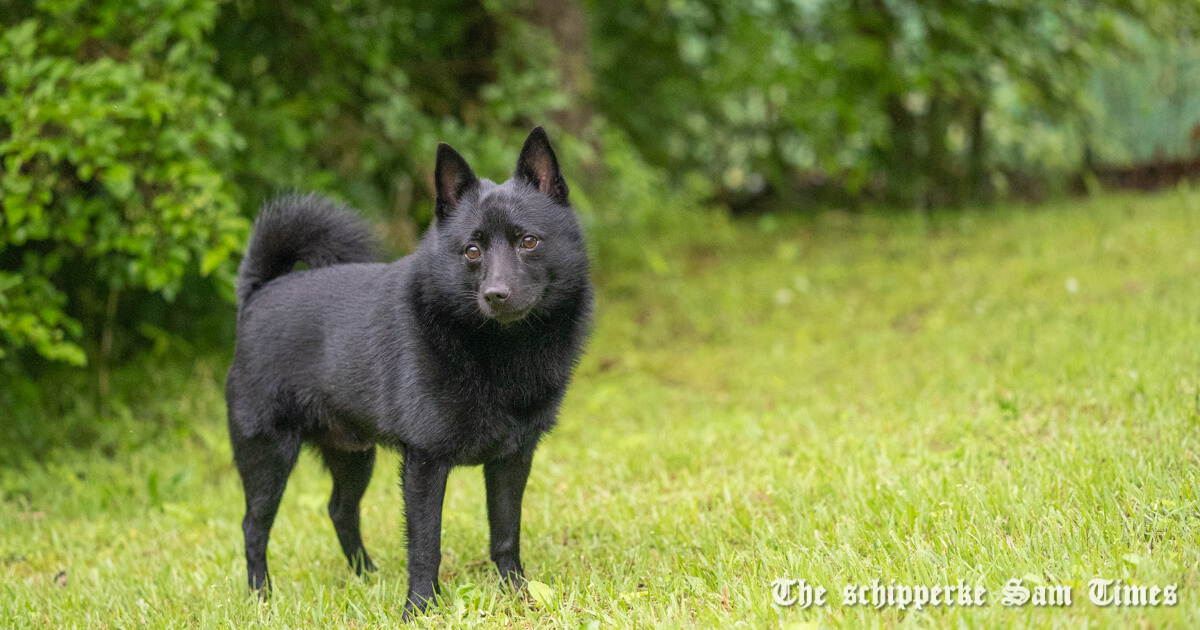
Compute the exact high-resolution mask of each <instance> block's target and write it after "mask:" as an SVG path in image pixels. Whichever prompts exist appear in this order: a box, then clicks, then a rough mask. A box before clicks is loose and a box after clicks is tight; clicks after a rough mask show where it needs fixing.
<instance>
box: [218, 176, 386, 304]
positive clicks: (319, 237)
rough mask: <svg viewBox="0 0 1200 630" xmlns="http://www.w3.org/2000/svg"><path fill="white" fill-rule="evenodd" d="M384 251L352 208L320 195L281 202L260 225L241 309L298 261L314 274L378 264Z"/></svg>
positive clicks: (243, 274) (247, 260) (246, 265)
mask: <svg viewBox="0 0 1200 630" xmlns="http://www.w3.org/2000/svg"><path fill="white" fill-rule="evenodd" d="M378 251H379V248H378V246H377V245H376V243H375V239H374V238H373V237H372V236H371V229H370V227H369V226H368V225H367V223H366V221H363V219H362V218H361V217H359V216H358V215H357V214H355V213H354V212H353V211H352V210H350V209H349V208H346V207H345V206H342V205H341V204H339V203H337V202H335V201H333V200H331V199H327V198H325V197H321V196H319V195H311V194H310V195H285V196H282V197H277V198H275V199H273V200H271V201H269V202H267V203H266V205H264V206H263V208H262V210H261V211H260V212H259V213H258V218H257V219H255V221H254V228H253V230H252V231H251V233H250V242H249V243H248V244H247V245H246V255H245V256H244V257H243V258H242V264H241V266H240V267H238V278H237V299H238V306H239V307H241V306H242V305H243V304H245V303H246V300H248V299H249V298H250V296H251V295H253V294H254V292H255V291H257V290H258V289H260V288H261V287H262V286H263V285H264V284H266V283H268V282H270V281H271V280H272V279H274V278H278V277H279V276H282V275H284V274H286V273H288V272H290V271H291V270H292V269H293V268H294V267H295V266H296V263H297V262H303V263H304V264H306V265H308V267H309V268H310V269H312V268H316V267H325V266H328V265H338V264H343V263H358V262H375V261H376V260H378Z"/></svg>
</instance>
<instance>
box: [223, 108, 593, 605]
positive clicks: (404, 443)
mask: <svg viewBox="0 0 1200 630" xmlns="http://www.w3.org/2000/svg"><path fill="white" fill-rule="evenodd" d="M434 179H435V180H436V186H437V211H436V215H437V220H436V222H435V225H434V226H433V228H431V229H430V230H429V232H428V234H426V236H425V237H424V238H423V239H422V241H421V244H420V246H419V247H418V248H417V250H416V252H414V253H413V254H412V255H410V256H406V257H404V258H401V259H400V260H397V261H395V262H393V263H389V264H383V263H373V262H371V261H372V260H374V259H375V248H374V246H373V242H372V239H371V237H370V234H369V232H368V229H367V226H366V225H365V224H364V223H363V222H362V221H361V220H360V219H359V218H358V217H356V216H355V215H354V214H353V213H352V212H350V211H348V210H346V209H343V208H341V207H339V206H337V205H335V204H333V203H331V202H330V201H328V200H325V199H322V198H320V197H316V196H291V197H283V198H280V199H277V200H275V201H273V202H271V203H269V204H267V205H266V207H264V208H263V210H262V213H261V214H260V216H259V217H258V220H257V222H256V223H255V226H254V231H253V234H252V236H251V237H250V243H249V246H248V248H247V252H246V257H245V259H244V260H243V261H242V265H241V268H240V269H239V270H238V290H237V294H238V323H237V348H236V351H235V353H234V359H233V365H232V366H231V367H230V369H229V379H228V381H227V384H226V400H227V403H228V406H229V433H230V437H231V439H232V441H233V453H234V457H235V459H236V460H237V466H238V471H239V472H240V473H241V477H242V483H243V486H244V487H245V491H246V518H245V520H244V521H243V523H242V529H243V531H244V532H245V536H246V564H247V571H248V573H249V582H250V587H251V588H252V589H255V590H258V591H260V592H261V593H264V594H265V593H266V591H267V590H269V588H270V580H269V578H268V576H267V557H266V554H267V539H268V537H269V536H270V532H271V524H272V522H273V521H274V520H275V513H276V511H277V510H278V507H279V500H280V498H281V497H282V496H283V490H284V486H285V485H286V484H287V479H288V474H289V473H290V472H291V469H292V466H293V465H294V464H295V462H296V458H297V455H298V453H299V451H300V445H301V444H310V445H312V446H315V447H316V448H317V449H318V450H319V451H320V452H321V455H322V457H323V458H324V460H325V463H326V465H327V466H328V467H329V471H330V473H332V475H333V496H332V497H331V498H330V500H329V516H330V518H331V519H333V526H334V529H335V530H336V531H337V536H338V540H339V541H340V542H341V545H342V550H343V551H344V552H345V553H346V558H347V559H348V560H349V561H350V564H351V566H352V567H353V568H354V569H355V571H356V572H358V573H359V574H361V573H362V572H363V571H372V570H374V568H375V567H374V564H373V563H372V562H371V558H370V556H369V555H368V554H367V551H366V549H365V548H363V543H362V537H361V535H360V532H359V502H360V500H361V499H362V496H363V493H364V492H365V490H366V488H367V483H368V481H369V480H370V477H371V469H372V467H373V465H374V462H375V445H376V444H382V445H385V446H390V447H393V448H396V449H398V450H399V451H400V452H401V454H402V456H403V464H402V466H401V471H400V477H401V483H402V486H403V494H404V504H405V522H406V525H407V528H408V599H407V602H406V603H405V611H406V613H412V612H414V611H420V610H423V609H424V608H425V607H426V606H427V605H428V604H429V602H430V600H431V599H432V598H433V597H434V595H435V594H436V593H437V592H438V590H439V588H438V584H437V577H438V566H439V564H440V563H441V527H442V500H443V497H444V495H445V490H446V477H447V475H448V474H449V472H450V469H451V467H453V466H464V465H466V466H471V465H479V464H483V476H484V482H485V484H486V487H487V510H488V523H489V525H490V529H491V557H492V560H493V561H495V563H496V567H497V568H498V569H499V570H500V574H501V575H502V576H503V577H504V579H506V580H507V581H509V582H510V583H512V584H513V585H514V586H519V583H520V581H521V580H522V579H523V574H522V568H521V559H520V554H519V544H520V526H521V497H522V495H523V494H524V491H525V482H526V479H527V478H528V476H529V468H530V464H531V463H532V461H533V451H534V448H535V447H536V446H537V444H538V440H539V438H540V437H541V436H542V434H543V433H545V432H546V431H548V430H549V429H550V428H551V427H552V426H553V425H554V422H555V417H556V415H557V413H558V407H559V403H560V402H561V401H562V398H563V394H564V392H565V391H566V388H567V383H568V381H569V380H570V377H571V372H572V370H573V368H574V366H575V364H576V363H577V362H578V359H579V356H580V353H581V351H582V346H583V342H584V339H585V337H586V334H587V328H588V323H589V319H590V314H591V305H592V287H591V283H590V281H589V279H588V263H587V254H586V251H585V248H584V242H583V235H582V232H581V230H580V227H579V223H578V221H577V220H576V218H575V214H574V211H573V210H572V209H571V208H570V206H569V205H568V202H567V184H566V182H565V181H563V177H562V174H561V173H560V172H559V168H558V161H557V158H555V156H554V151H553V150H552V149H551V148H550V143H549V140H548V139H547V138H546V133H545V132H544V131H542V128H541V127H538V128H536V129H534V130H533V132H532V133H531V134H529V138H528V139H527V140H526V141H525V146H524V148H523V149H522V150H521V155H520V158H519V159H518V160H517V168H516V172H515V173H514V174H513V177H512V179H510V180H508V181H506V182H504V183H503V184H499V185H497V184H495V183H493V182H491V181H488V180H486V179H484V180H480V179H478V178H476V176H475V174H474V173H473V172H472V171H471V168H470V167H469V166H468V165H467V163H466V161H465V160H463V158H462V156H460V155H459V154H458V153H457V152H455V151H454V149H452V148H450V147H449V146H448V145H446V144H442V145H439V146H438V152H437V166H436V169H435V173H434ZM297 262H303V263H304V264H306V265H308V267H309V269H308V270H302V271H295V272H293V271H292V270H293V268H294V267H295V265H296V263H297Z"/></svg>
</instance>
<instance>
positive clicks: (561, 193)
mask: <svg viewBox="0 0 1200 630" xmlns="http://www.w3.org/2000/svg"><path fill="white" fill-rule="evenodd" d="M513 177H515V178H517V179H519V180H521V181H524V182H526V183H528V184H530V185H532V186H533V187H534V188H537V189H538V190H540V191H542V193H543V194H545V195H547V196H549V197H550V198H551V199H553V200H554V201H555V202H557V203H558V204H560V205H564V206H565V205H567V192H568V189H567V182H566V180H564V179H563V176H562V172H561V171H559V170H558V158H556V157H554V149H551V148H550V139H549V138H547V137H546V130H545V129H542V128H541V127H534V129H533V131H531V132H529V137H528V138H526V139H525V146H524V147H522V148H521V157H519V158H517V170H516V172H514V173H513Z"/></svg>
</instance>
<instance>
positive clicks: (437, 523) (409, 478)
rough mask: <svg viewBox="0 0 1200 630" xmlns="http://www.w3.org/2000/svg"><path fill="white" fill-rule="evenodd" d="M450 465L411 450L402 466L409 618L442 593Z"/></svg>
mask: <svg viewBox="0 0 1200 630" xmlns="http://www.w3.org/2000/svg"><path fill="white" fill-rule="evenodd" d="M449 474H450V464H449V462H446V461H441V460H437V459H433V458H430V457H427V456H426V455H425V454H424V453H421V452H420V451H417V450H413V449H407V450H406V451H405V452H404V460H403V463H402V464H401V467H400V483H401V485H402V487H403V492H404V522H405V525H406V526H407V528H408V601H406V602H405V604H404V612H405V615H406V616H410V615H412V614H414V613H418V612H421V611H423V610H425V608H426V607H428V606H429V603H430V602H431V601H432V600H433V598H434V596H435V595H437V593H438V591H439V587H438V583H437V578H438V567H439V566H440V565H441V563H442V501H443V499H444V498H445V496H446V477H447V476H448V475H449Z"/></svg>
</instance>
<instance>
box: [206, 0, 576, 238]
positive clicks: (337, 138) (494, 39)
mask: <svg viewBox="0 0 1200 630" xmlns="http://www.w3.org/2000/svg"><path fill="white" fill-rule="evenodd" d="M493 5H494V6H493ZM212 42H213V46H214V47H215V48H216V50H217V51H218V53H219V62H218V63H217V66H216V70H217V73H218V76H219V77H220V78H221V79H222V80H223V81H225V82H226V83H227V84H228V85H230V86H232V88H233V90H234V98H233V103H232V105H231V118H232V119H233V121H234V124H235V125H236V127H237V128H238V129H239V130H240V131H241V132H242V133H243V134H245V135H246V137H248V138H250V139H251V141H250V142H249V143H247V146H246V150H245V151H242V152H240V153H239V154H238V155H237V161H236V167H235V169H234V172H235V173H238V174H239V177H238V181H239V184H240V185H241V188H242V190H243V193H244V195H243V196H244V198H245V199H246V205H247V206H253V205H255V204H258V203H260V202H261V200H262V199H263V198H264V197H266V196H269V195H271V194H274V193H275V192H276V191H277V190H278V189H280V188H281V187H282V188H297V189H317V190H323V191H326V192H330V193H333V194H337V195H339V196H343V197H345V198H347V199H348V200H350V201H351V202H352V203H353V204H354V205H355V206H356V207H359V208H363V209H364V210H366V211H367V212H368V213H369V214H372V215H374V216H375V217H377V218H383V219H386V220H389V221H390V222H392V225H390V226H389V227H391V228H393V230H400V233H398V234H394V235H393V236H394V237H395V238H394V240H396V241H400V242H399V243H398V244H399V245H401V246H411V245H412V244H413V240H414V237H415V232H416V228H418V227H421V228H423V227H424V226H425V225H426V224H427V223H428V222H429V220H430V217H431V215H430V213H429V209H430V204H429V202H430V201H431V199H432V195H433V193H432V191H431V190H430V189H429V188H428V184H429V183H430V182H432V169H433V155H434V152H435V150H436V148H437V143H438V142H439V141H441V142H448V143H451V144H453V145H454V146H455V147H456V148H458V149H459V150H460V151H461V152H462V153H463V155H464V156H465V157H466V158H467V159H468V160H469V161H470V163H471V164H472V166H473V167H474V168H475V169H476V170H477V171H478V172H479V173H480V174H481V175H483V176H489V177H506V176H507V174H508V173H511V171H512V168H513V166H514V164H515V155H516V153H515V151H516V149H517V148H519V147H520V143H521V141H522V140H524V137H525V134H527V133H528V131H529V129H530V128H531V127H532V126H533V125H534V124H539V123H540V122H542V121H544V120H546V118H547V115H546V112H547V111H548V110H550V109H551V108H552V107H555V106H556V105H557V102H556V100H555V99H556V92H555V84H554V76H553V75H552V74H551V73H550V71H549V64H550V58H551V55H552V48H551V47H549V46H547V45H546V40H545V37H544V36H543V35H542V34H541V33H540V32H538V31H537V30H536V29H534V28H533V27H532V26H531V25H529V24H528V23H527V22H525V21H523V20H521V19H518V18H517V17H516V16H514V15H512V14H511V13H509V12H505V11H504V10H503V7H502V6H501V5H499V4H495V3H492V4H481V3H479V2H478V1H476V0H456V1H454V2H444V3H429V4H420V3H417V4H411V3H394V2H388V1H386V0H369V1H366V2H355V3H329V2H316V1H309V2H288V3H276V2H231V3H226V4H224V5H223V6H222V8H221V13H220V15H219V18H218V21H217V27H216V29H215V30H214V32H213V38H212ZM566 162H567V163H568V164H569V163H570V161H569V160H568V161H566ZM414 221H415V224H414V223H413V222H414Z"/></svg>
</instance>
